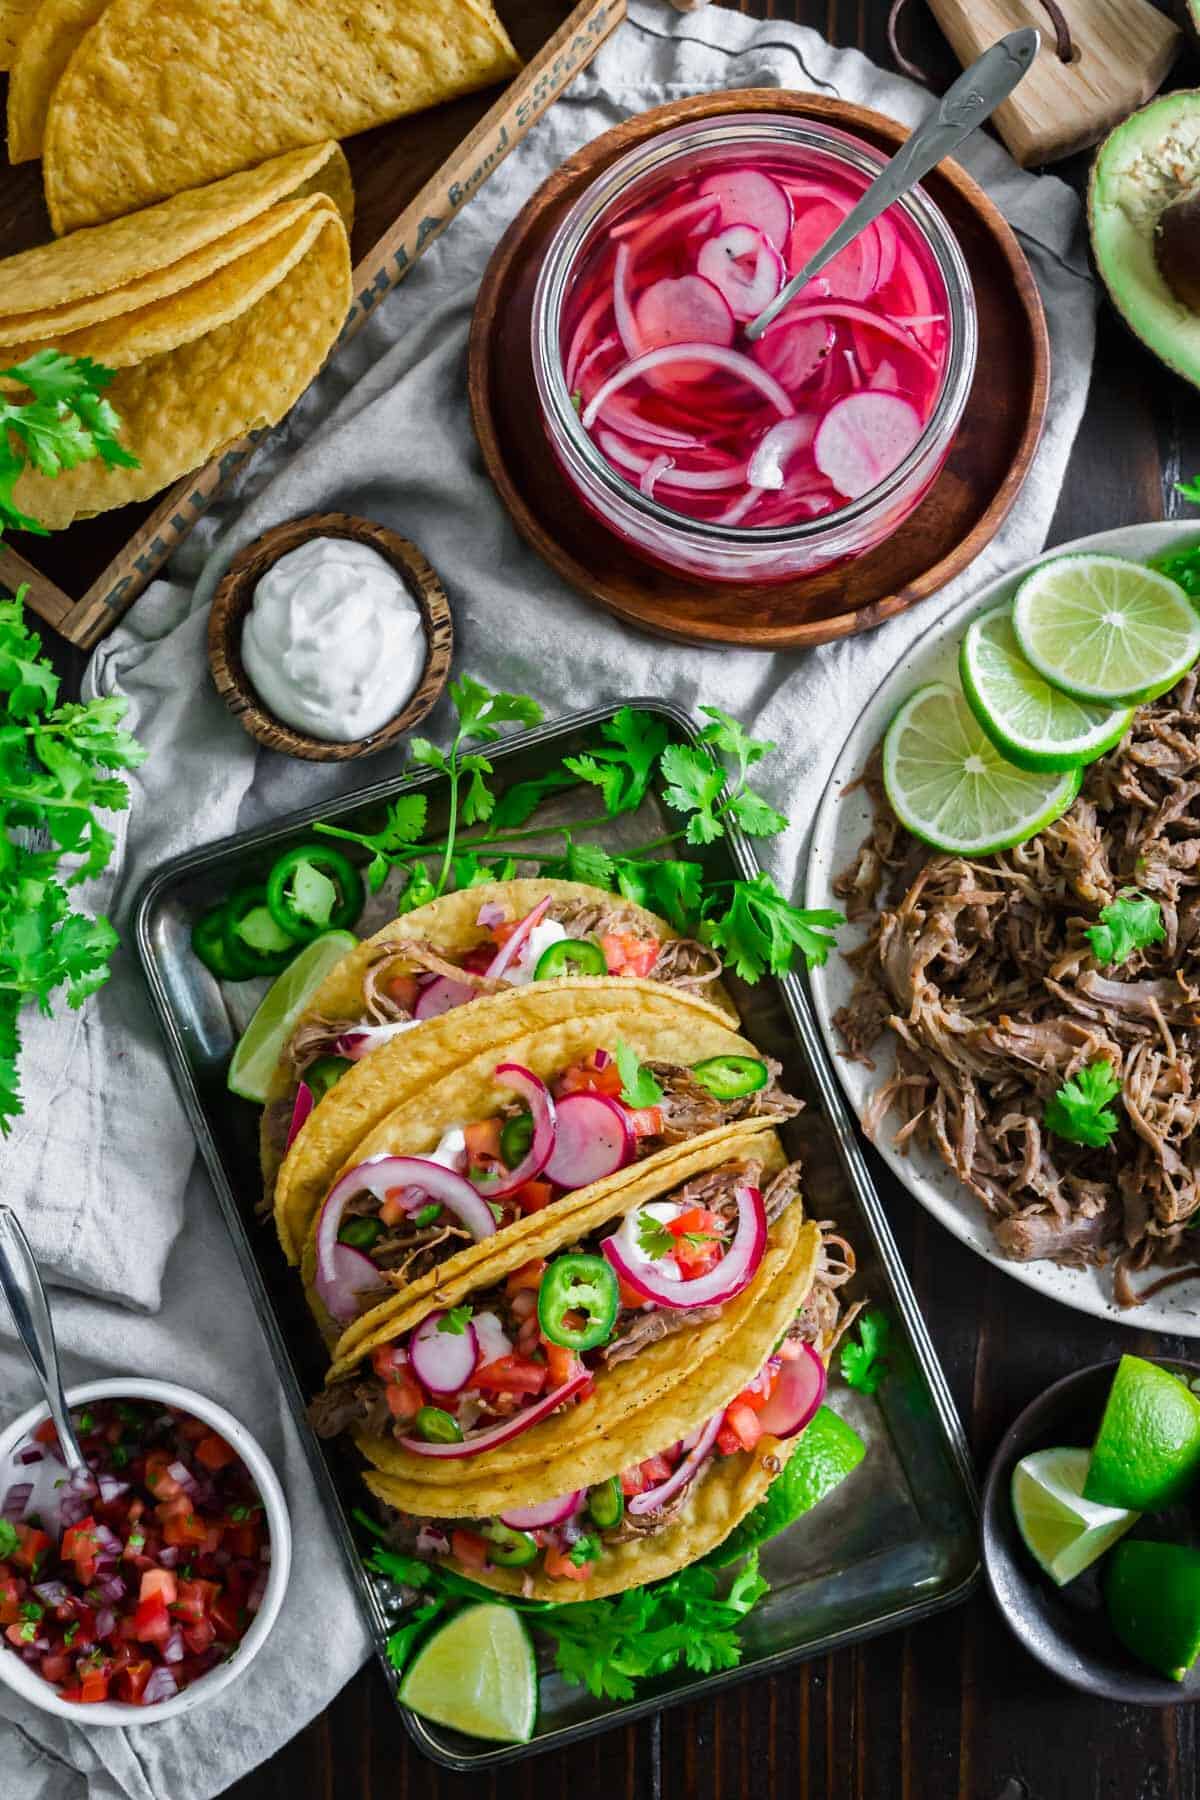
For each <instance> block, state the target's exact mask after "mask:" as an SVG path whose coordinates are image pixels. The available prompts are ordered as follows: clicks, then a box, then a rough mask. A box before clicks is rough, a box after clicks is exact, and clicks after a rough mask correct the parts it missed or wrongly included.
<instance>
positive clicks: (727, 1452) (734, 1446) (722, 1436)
mask: <svg viewBox="0 0 1200 1800" xmlns="http://www.w3.org/2000/svg"><path fill="white" fill-rule="evenodd" d="M741 1447H742V1446H741V1444H740V1442H739V1441H738V1435H737V1433H736V1431H731V1430H730V1429H729V1427H728V1425H722V1427H721V1429H720V1431H718V1433H717V1451H718V1453H719V1454H720V1455H721V1456H736V1455H737V1453H738V1451H739V1450H740V1449H741Z"/></svg>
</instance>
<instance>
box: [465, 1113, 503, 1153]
mask: <svg viewBox="0 0 1200 1800" xmlns="http://www.w3.org/2000/svg"><path fill="white" fill-rule="evenodd" d="M502 1129H503V1121H502V1120H501V1119H479V1120H477V1121H476V1123H475V1124H474V1125H467V1126H465V1127H464V1129H463V1136H464V1138H465V1139H466V1141H467V1161H468V1163H479V1162H484V1161H488V1162H497V1161H499V1158H500V1133H501V1131H502Z"/></svg>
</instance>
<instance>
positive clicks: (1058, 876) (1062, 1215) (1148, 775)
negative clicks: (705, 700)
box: [834, 672, 1200, 1305]
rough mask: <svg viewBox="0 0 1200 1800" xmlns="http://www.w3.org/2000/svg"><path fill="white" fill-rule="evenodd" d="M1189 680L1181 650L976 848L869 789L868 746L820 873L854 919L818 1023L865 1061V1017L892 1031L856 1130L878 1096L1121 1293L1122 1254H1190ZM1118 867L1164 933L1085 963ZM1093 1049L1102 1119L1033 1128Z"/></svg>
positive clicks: (1194, 800)
mask: <svg viewBox="0 0 1200 1800" xmlns="http://www.w3.org/2000/svg"><path fill="white" fill-rule="evenodd" d="M1196 689H1197V676H1196V674H1195V672H1193V673H1191V674H1189V675H1187V676H1185V677H1184V679H1183V680H1182V681H1181V682H1180V683H1179V684H1178V685H1177V686H1176V687H1175V688H1174V689H1173V690H1172V691H1171V693H1170V694H1167V695H1164V696H1163V697H1162V698H1161V699H1159V700H1157V701H1154V702H1153V703H1151V704H1150V705H1147V706H1142V707H1140V708H1139V709H1138V711H1137V713H1136V715H1135V717H1134V721H1133V724H1132V727H1131V728H1130V731H1129V732H1128V733H1127V735H1126V736H1125V738H1124V739H1123V740H1122V742H1121V743H1120V744H1119V745H1118V746H1117V748H1116V749H1114V750H1112V751H1110V752H1109V754H1108V755H1107V756H1104V757H1102V758H1101V759H1100V760H1099V761H1098V762H1095V763H1093V764H1092V766H1091V767H1090V768H1089V769H1088V770H1087V771H1086V775H1085V779H1084V784H1083V788H1082V790H1081V792H1080V794H1079V797H1078V798H1077V799H1076V801H1075V803H1074V804H1073V806H1072V807H1071V808H1070V810H1069V811H1068V812H1067V813H1066V814H1065V815H1064V817H1063V818H1061V819H1059V820H1058V821H1057V822H1056V823H1054V824H1053V825H1049V826H1047V827H1046V828H1045V829H1044V830H1043V831H1041V832H1039V833H1038V835H1037V836H1036V837H1035V838H1032V839H1030V841H1029V842H1028V843H1025V844H1022V845H1020V846H1018V847H1017V848H1016V849H1013V850H1006V851H1003V852H1000V853H998V854H996V855H993V856H983V857H979V858H976V859H973V860H968V859H965V858H962V857H956V856H946V855H940V854H937V853H934V852H931V851H929V850H928V849H927V848H926V847H924V846H923V845H920V844H918V843H917V842H916V840H915V839H913V838H911V837H910V836H909V835H908V833H907V832H906V831H905V830H904V829H903V827H902V826H901V825H900V824H899V822H898V820H897V819H896V817H895V815H894V814H893V813H892V812H891V809H890V807H889V806H888V803H887V800H886V797H885V796H884V793H883V789H882V784H881V781H880V778H879V764H878V757H877V756H876V757H875V758H873V759H872V763H871V765H870V766H869V767H868V769H867V770H866V772H865V773H864V776H863V778H862V785H863V786H865V787H866V789H867V790H868V791H869V792H870V794H871V796H872V800H873V803H874V808H875V823H874V827H873V829H872V831H871V834H870V836H869V837H868V839H867V841H866V842H865V843H864V844H863V846H862V847H861V848H860V850H859V852H858V855H857V856H856V858H855V860H854V863H853V864H852V865H851V867H850V868H848V869H846V870H844V871H843V872H842V874H841V875H840V876H839V877H838V879H837V881H836V883H835V884H834V885H835V888H836V891H837V893H838V894H839V895H840V896H841V897H842V898H843V900H844V901H845V902H846V906H847V911H848V912H850V913H851V915H852V916H855V917H858V918H860V919H862V920H864V921H866V922H867V923H868V924H869V934H868V936H867V938H866V941H865V942H864V943H863V944H862V945H860V946H859V948H857V949H856V950H854V951H852V952H850V953H849V960H850V962H851V963H852V965H853V966H854V968H855V971H856V975H857V982H856V986H855V989H854V992H853V994H852V996H851V999H850V1001H849V1003H848V1004H847V1005H846V1006H844V1007H842V1008H841V1009H840V1010H839V1012H838V1013H837V1014H836V1016H835V1023H836V1025H837V1027H838V1029H839V1031H840V1033H841V1036H842V1039H843V1042H844V1044H845V1046H846V1050H847V1053H848V1054H849V1055H850V1056H852V1057H854V1058H856V1059H858V1060H859V1061H861V1062H864V1063H866V1064H867V1066H869V1067H873V1066H874V1064H873V1063H872V1062H871V1060H870V1052H871V1050H872V1048H873V1047H874V1045H875V1044H876V1043H877V1042H878V1040H879V1039H880V1038H881V1037H882V1036H883V1035H884V1033H885V1031H889V1030H890V1032H891V1033H892V1035H893V1037H894V1040H895V1047H896V1066H895V1071H894V1073H893V1074H891V1075H890V1076H889V1077H888V1079H887V1081H886V1082H884V1083H882V1084H881V1086H880V1087H879V1089H878V1090H877V1091H876V1093H875V1095H874V1097H873V1099H872V1102H871V1104H870V1106H869V1108H868V1111H867V1116H866V1118H865V1119H864V1125H865V1127H866V1129H867V1131H868V1132H869V1133H871V1134H872V1135H873V1134H875V1133H877V1132H878V1131H879V1130H880V1129H881V1127H882V1124H883V1120H884V1118H885V1116H886V1115H887V1114H888V1113H889V1112H891V1113H893V1114H894V1115H895V1117H896V1118H898V1120H899V1128H898V1130H897V1132H896V1138H895V1141H896V1142H897V1144H898V1145H899V1146H900V1147H902V1148H906V1147H907V1145H908V1144H909V1143H912V1142H915V1143H917V1144H919V1145H921V1146H923V1147H929V1148H933V1149H935V1150H936V1151H937V1152H938V1154H939V1155H940V1156H941V1158H942V1160H943V1161H944V1162H945V1163H946V1164H947V1165H948V1167H949V1168H951V1169H952V1170H953V1171H954V1172H955V1174H957V1175H958V1176H959V1178H960V1179H961V1180H962V1181H963V1182H964V1183H965V1184H966V1185H967V1187H968V1188H969V1189H970V1190H971V1192H972V1193H973V1194H974V1195H975V1196H976V1197H977V1198H978V1199H979V1201H980V1202H981V1203H982V1205H983V1206H984V1207H985V1208H986V1210H987V1212H988V1214H989V1216H990V1220H991V1224H992V1228H993V1231H994V1233H995V1236H996V1241H997V1244H998V1245H999V1247H1000V1249H1001V1250H1003V1252H1004V1253H1005V1254H1006V1255H1008V1256H1011V1257H1013V1258H1014V1259H1016V1260H1019V1261H1030V1260H1033V1259H1036V1258H1041V1257H1046V1258H1049V1259H1051V1260H1053V1261H1056V1262H1060V1263H1064V1264H1073V1265H1081V1264H1089V1263H1090V1264H1096V1265H1099V1264H1105V1263H1109V1264H1114V1263H1115V1276H1116V1279H1115V1281H1114V1294H1115V1297H1116V1299H1117V1300H1118V1302H1119V1303H1121V1304H1125V1305H1129V1304H1136V1303H1137V1301H1138V1299H1139V1298H1144V1297H1145V1294H1147V1293H1149V1292H1150V1291H1151V1290H1150V1289H1145V1290H1144V1291H1143V1294H1142V1295H1139V1294H1138V1293H1137V1291H1136V1290H1135V1289H1134V1287H1133V1286H1132V1284H1131V1281H1130V1276H1131V1275H1132V1274H1136V1273H1137V1272H1138V1271H1140V1270H1143V1269H1146V1268H1148V1267H1149V1266H1151V1265H1163V1264H1165V1265H1167V1266H1168V1267H1169V1268H1171V1269H1172V1270H1173V1271H1174V1270H1176V1269H1177V1268H1178V1265H1180V1264H1182V1263H1185V1262H1188V1261H1189V1260H1191V1259H1192V1258H1193V1257H1194V1254H1195V1249H1196V1242H1195V1239H1194V1238H1193V1236H1192V1233H1191V1227H1192V1226H1193V1225H1194V1224H1195V1223H1196V1222H1197V1219H1198V1218H1200V1134H1198V1133H1197V1130H1196V1127H1197V1125H1198V1124H1200V981H1197V979H1196V974H1197V960H1196V955H1197V946H1198V940H1200V708H1198V707H1197V692H1196ZM1129 888H1136V889H1138V890H1139V891H1140V892H1142V893H1144V894H1148V895H1150V896H1152V897H1153V898H1154V899H1155V900H1157V901H1158V903H1159V906H1160V908H1161V913H1162V924H1163V928H1164V931H1165V937H1164V939H1163V941H1162V942H1161V943H1157V944H1152V945H1150V946H1148V947H1146V948H1145V949H1142V950H1139V951H1136V952H1134V953H1133V954H1132V955H1131V956H1130V957H1128V958H1127V960H1126V961H1125V962H1123V963H1122V964H1120V965H1119V966H1116V967H1113V966H1101V965H1099V964H1098V963H1097V960H1096V958H1095V956H1094V955H1093V954H1092V949H1091V945H1090V943H1089V941H1088V939H1087V937H1086V936H1085V932H1086V931H1087V929H1088V927H1089V926H1091V925H1094V924H1095V923H1096V922H1097V919H1098V916H1099V914H1100V912H1101V910H1102V909H1103V908H1104V907H1105V906H1107V905H1108V904H1109V903H1110V902H1111V901H1113V900H1115V899H1116V897H1117V896H1118V894H1120V893H1121V892H1122V891H1124V890H1126V889H1129ZM1098 1060H1104V1061H1107V1062H1109V1063H1111V1064H1112V1066H1113V1068H1114V1070H1115V1071H1116V1073H1117V1074H1118V1075H1119V1077H1120V1079H1121V1094H1120V1097H1119V1101H1118V1102H1117V1103H1116V1109H1117V1111H1118V1113H1119V1116H1120V1125H1119V1128H1118V1130H1117V1132H1116V1134H1115V1135H1114V1136H1113V1137H1112V1138H1111V1140H1110V1141H1109V1143H1108V1144H1107V1145H1106V1146H1105V1147H1103V1148H1091V1147H1089V1146H1087V1145H1083V1144H1073V1143H1069V1142H1068V1141H1067V1140H1065V1139H1063V1138H1060V1137H1057V1136H1055V1135H1054V1134H1053V1133H1051V1132H1048V1131H1047V1130H1046V1128H1045V1125H1044V1123H1043V1114H1044V1110H1045V1106H1046V1102H1047V1101H1048V1100H1049V1099H1050V1097H1051V1096H1052V1095H1053V1094H1054V1092H1055V1091H1056V1089H1057V1088H1059V1087H1060V1086H1061V1084H1062V1083H1063V1082H1064V1081H1065V1080H1067V1079H1069V1078H1070V1077H1071V1076H1073V1075H1075V1074H1077V1073H1078V1071H1079V1070H1080V1069H1081V1068H1083V1067H1085V1066H1086V1065H1088V1064H1090V1063H1093V1062H1096V1061H1098ZM1180 1273H1182V1271H1180ZM1172 1279H1174V1274H1173V1275H1172ZM1155 1285H1157V1284H1155Z"/></svg>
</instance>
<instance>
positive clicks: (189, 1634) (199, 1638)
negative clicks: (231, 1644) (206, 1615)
mask: <svg viewBox="0 0 1200 1800" xmlns="http://www.w3.org/2000/svg"><path fill="white" fill-rule="evenodd" d="M216 1635H217V1628H216V1626H215V1625H214V1624H213V1622H212V1620H211V1619H199V1620H198V1621H197V1622H196V1624H195V1625H185V1626H184V1628H183V1641H184V1643H185V1644H186V1645H187V1647H188V1649H189V1650H190V1651H191V1653H192V1655H193V1656H200V1655H202V1654H203V1652H204V1651H205V1650H207V1649H208V1647H209V1645H210V1644H211V1643H212V1641H213V1639H214V1638H215V1637H216Z"/></svg>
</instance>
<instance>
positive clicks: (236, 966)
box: [192, 905, 256, 981]
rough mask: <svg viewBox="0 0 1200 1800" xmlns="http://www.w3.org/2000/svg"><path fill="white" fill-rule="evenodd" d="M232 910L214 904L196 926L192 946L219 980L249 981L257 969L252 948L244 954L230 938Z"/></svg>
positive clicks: (193, 928)
mask: <svg viewBox="0 0 1200 1800" xmlns="http://www.w3.org/2000/svg"><path fill="white" fill-rule="evenodd" d="M228 919H229V914H228V909H227V907H225V906H224V905H222V906H213V907H210V908H209V910H208V911H207V912H206V913H204V914H203V915H202V916H201V917H200V918H199V919H197V920H196V923H195V925H194V926H193V927H192V949H193V950H194V951H195V953H196V955H197V956H198V957H199V958H200V961H201V962H202V963H203V964H204V966H205V968H206V969H208V970H210V971H211V973H212V974H214V975H215V976H216V977H217V980H218V981H245V980H246V979H247V978H248V977H249V976H251V975H253V974H254V973H255V972H256V971H255V970H254V968H253V966H252V964H251V960H250V955H249V951H247V953H246V955H245V956H244V957H243V956H242V955H240V954H238V953H237V950H236V946H235V945H233V944H231V943H230V942H229V941H228V932H227V930H226V926H227V924H228Z"/></svg>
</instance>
